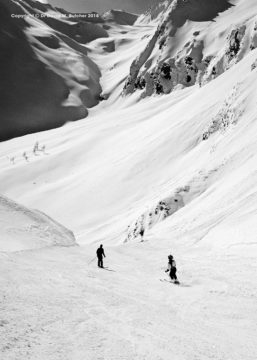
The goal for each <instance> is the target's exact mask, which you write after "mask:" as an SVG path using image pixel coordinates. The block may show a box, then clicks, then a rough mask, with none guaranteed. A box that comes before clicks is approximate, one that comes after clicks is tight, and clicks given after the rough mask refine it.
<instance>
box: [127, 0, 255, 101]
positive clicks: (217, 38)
mask: <svg viewBox="0 0 257 360" xmlns="http://www.w3.org/2000/svg"><path fill="white" fill-rule="evenodd" d="M234 8H235V9H236V8H237V7H236V6H233V5H232V4H231V3H230V2H229V1H227V0H216V1H212V2H211V3H208V4H207V3H206V1H203V0H169V1H168V0H167V1H165V2H163V3H162V4H161V6H160V5H158V6H157V7H155V8H153V9H152V10H151V11H150V12H148V13H147V14H146V15H145V17H141V18H140V19H139V21H141V22H143V23H144V22H148V23H151V22H154V21H155V22H156V21H158V23H159V24H158V26H157V29H156V31H155V33H154V35H153V36H152V38H151V39H150V41H149V43H148V45H147V47H146V48H145V49H144V50H143V51H142V52H141V54H140V55H139V56H138V57H137V58H136V59H135V60H134V61H133V63H132V65H131V68H130V73H129V75H128V78H127V81H126V84H125V86H124V94H131V93H133V92H135V91H137V90H139V91H141V93H142V94H141V96H142V97H145V96H150V95H152V94H168V93H170V92H171V91H173V90H174V89H176V88H178V87H189V86H192V85H195V84H199V85H200V86H202V85H204V84H205V83H207V82H209V81H211V80H212V79H214V78H216V77H218V76H219V75H221V74H222V73H223V72H224V71H226V70H227V69H229V68H230V67H231V66H233V65H234V64H236V63H237V62H238V61H240V60H241V59H242V58H243V57H244V56H245V55H246V54H247V53H249V52H250V51H251V50H253V49H255V48H256V45H257V18H256V16H255V15H252V16H250V17H246V18H245V19H243V20H242V19H240V21H239V22H238V21H237V20H236V19H235V22H234V23H232V24H231V23H226V25H225V26H224V24H225V21H224V17H226V14H229V13H230V14H232V17H233V11H234ZM220 24H222V25H220ZM214 43H216V45H217V44H218V46H215V47H214V46H212V44H214Z"/></svg>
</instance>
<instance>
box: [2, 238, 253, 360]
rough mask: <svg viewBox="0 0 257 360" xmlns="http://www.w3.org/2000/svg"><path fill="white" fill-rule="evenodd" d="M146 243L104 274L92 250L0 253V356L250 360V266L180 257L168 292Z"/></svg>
mask: <svg viewBox="0 0 257 360" xmlns="http://www.w3.org/2000/svg"><path fill="white" fill-rule="evenodd" d="M151 240H152V239H151ZM151 240H150V241H146V242H144V243H135V244H127V245H123V246H117V247H111V248H110V247H107V248H106V255H107V258H106V259H105V265H106V266H108V269H106V270H101V269H98V268H97V266H96V261H93V262H92V263H91V264H89V262H90V261H91V260H92V258H93V257H94V253H95V247H93V246H85V247H73V248H58V247H56V248H48V249H41V250H35V251H26V252H19V253H9V254H4V253H2V254H0V258H1V262H0V271H1V275H2V276H1V278H0V281H1V282H0V287H1V299H0V302H1V308H0V337H1V339H2V342H1V345H0V354H1V359H4V360H18V359H19V360H22V359H33V360H37V359H40V360H57V359H61V360H72V359H76V360H82V359H83V360H131V359H133V360H136V359H137V360H144V359H145V360H168V359H174V360H180V359H181V360H200V359H204V360H205V359H206V360H207V359H215V360H230V359H231V360H232V359H233V360H242V359H244V360H254V359H256V358H257V349H256V346H255V341H256V336H257V325H256V324H257V311H256V310H257V304H256V298H255V296H256V291H257V285H256V278H255V277H253V274H254V273H256V270H257V265H256V262H254V261H249V258H248V259H243V258H242V259H239V258H238V257H237V256H234V255H227V256H226V255H224V256H222V255H220V256H216V257H215V256H214V255H213V256H212V255H206V256H202V257H200V256H196V254H195V255H194V254H192V253H191V254H190V253H189V252H184V254H183V255H182V256H181V258H180V259H177V260H178V267H179V274H178V275H179V279H180V280H181V286H176V285H173V284H169V283H168V282H161V281H160V279H161V278H165V277H166V274H165V273H164V270H165V266H166V252H167V249H164V248H161V247H160V246H159V247H156V244H155V243H154V242H152V241H151ZM159 245H160V244H159Z"/></svg>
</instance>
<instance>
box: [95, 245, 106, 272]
mask: <svg viewBox="0 0 257 360" xmlns="http://www.w3.org/2000/svg"><path fill="white" fill-rule="evenodd" d="M96 255H97V259H98V267H100V268H103V267H104V265H103V256H104V257H105V253H104V248H103V245H100V247H99V248H98V249H97V250H96Z"/></svg>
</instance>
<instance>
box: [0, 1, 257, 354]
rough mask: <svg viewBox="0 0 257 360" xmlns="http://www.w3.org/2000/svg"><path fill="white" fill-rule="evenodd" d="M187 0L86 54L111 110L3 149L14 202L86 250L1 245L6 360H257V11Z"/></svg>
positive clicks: (100, 41)
mask: <svg viewBox="0 0 257 360" xmlns="http://www.w3.org/2000/svg"><path fill="white" fill-rule="evenodd" d="M183 3H184V4H182V2H180V1H173V2H172V3H171V2H170V1H166V2H164V3H163V4H162V5H161V6H159V7H156V8H153V9H152V10H151V11H150V12H148V13H147V14H145V15H142V16H140V17H139V18H138V19H137V20H136V22H135V24H134V25H121V24H117V22H116V23H115V22H109V23H108V24H106V23H104V24H103V25H104V26H105V27H106V28H108V35H109V36H108V37H100V38H99V37H97V38H95V39H94V40H93V41H90V42H88V43H87V44H86V47H87V51H88V54H90V58H91V61H92V62H93V63H94V64H97V67H98V68H99V69H100V71H101V74H102V77H101V79H100V85H101V87H102V93H101V97H102V99H105V100H104V101H101V103H100V104H98V105H97V106H95V107H93V108H91V109H90V111H89V116H88V117H87V118H86V119H83V120H80V121H77V122H70V123H68V124H67V125H65V126H63V127H61V128H58V129H53V130H49V131H45V132H41V133H35V134H30V135H27V136H23V137H20V138H15V139H12V140H9V141H6V142H2V143H0V154H1V157H0V167H1V173H0V193H1V194H4V195H5V196H8V197H9V198H11V199H13V200H15V202H16V201H17V202H18V203H20V204H23V205H24V206H26V207H28V208H37V209H39V210H40V211H42V212H44V213H47V214H49V216H51V217H52V218H54V219H56V220H57V221H58V222H59V223H62V224H63V225H64V226H66V227H67V228H69V229H71V230H72V231H73V232H74V234H75V236H76V240H77V242H78V243H79V245H80V246H78V247H71V248H60V247H50V248H44V249H40V250H36V249H34V250H31V251H23V252H19V253H16V252H15V253H6V252H5V251H4V248H2V252H1V253H0V257H1V262H0V274H1V276H0V287H1V290H2V292H1V295H0V296H1V304H2V306H1V308H0V319H1V320H0V337H1V341H0V344H1V345H0V354H1V355H3V356H2V357H3V358H4V359H7V360H9V359H12V360H13V359H19V360H20V359H21V360H23V359H33V360H35V359H36V360H37V359H40V360H45V359H47V360H57V359H62V360H63V359H64V360H70V359H72V360H73V359H74V360H82V359H83V360H84V359H87V360H95V359H104V360H114V359H115V360H118V359H122V360H127V359H135V360H142V359H145V360H169V359H171V358H172V359H175V360H192V359H194V360H213V359H214V360H221V359H222V360H223V359H233V360H242V359H244V360H255V359H256V358H257V351H256V349H257V346H256V345H257V344H256V338H257V325H256V324H257V317H256V314H257V305H256V304H257V301H256V294H257V287H256V256H257V242H256V233H257V221H256V220H257V219H256V218H257V141H256V133H257V116H256V99H257V88H256V81H257V49H256V45H257V43H256V21H257V4H256V1H255V0H248V1H245V0H233V1H230V2H225V1H220V2H215V1H213V2H209V4H208V9H207V8H206V7H205V6H203V3H202V1H196V0H195V1H193V0H188V1H185V2H183ZM199 5H201V7H200V6H199ZM216 5H217V6H216ZM187 9H190V12H188V11H187ZM175 14H179V15H180V17H177V16H178V15H177V16H176V17H175ZM188 14H190V19H189V15H188ZM193 15H194V17H193V18H191V17H192V16H193ZM174 21H175V23H174ZM164 22H166V25H165V28H162V24H163V23H164ZM160 30H161V33H162V36H164V41H165V45H163V47H162V48H161V49H159V45H160V44H159V41H160V40H161V37H159V35H158V32H159V31H160ZM186 57H187V59H186V62H185V58H186ZM188 57H190V58H191V59H192V60H190V59H189V58H188ZM204 59H205V60H204ZM206 59H207V60H206ZM164 62H166V63H167V64H170V66H171V67H170V69H171V70H172V71H171V72H170V71H169V67H168V66H167V67H166V65H165V66H164V68H163V70H162V71H161V72H160V71H159V70H158V69H159V66H163V64H164ZM214 67H215V71H213V68H214ZM196 68H197V72H196V71H195V70H192V69H196ZM151 72H153V78H152V80H151V78H150V75H151ZM129 74H130V75H129ZM169 74H170V77H171V79H169V78H166V79H165V76H166V77H169V76H168V75H169ZM193 74H195V75H193ZM128 75H129V76H130V78H129V79H130V80H129V81H128ZM139 76H141V77H142V83H141V81H140V86H134V85H135V84H136V83H137V82H138V79H139ZM185 76H191V79H192V80H190V82H188V83H187V82H186V81H184V80H185ZM149 79H150V80H149ZM133 84H134V85H133ZM157 84H160V85H162V86H163V89H165V91H161V90H160V89H162V87H161V86H159V85H157ZM189 85H190V86H189ZM124 88H125V90H124ZM156 89H159V90H158V91H156ZM121 94H122V95H121ZM146 95H148V96H146ZM150 95H151V96H150ZM142 227H143V228H144V229H145V234H144V238H143V240H144V241H142V242H141V236H138V235H139V232H140V230H141V229H142ZM0 231H1V238H2V239H4V236H2V231H3V229H1V228H0ZM18 236H19V234H18V235H17V237H18ZM100 243H103V244H104V248H105V252H106V255H107V257H106V258H105V259H104V264H105V265H107V266H108V268H107V269H105V270H102V269H98V268H97V266H96V261H95V252H96V248H97V246H98V245H99V244H100ZM3 244H4V240H2V241H1V242H0V246H1V247H2V246H4V245H3ZM27 244H30V242H27ZM170 253H172V254H173V255H174V257H175V260H176V262H177V266H178V278H179V280H180V281H181V286H180V287H178V286H173V285H172V284H169V283H166V282H161V281H160V279H162V278H165V277H166V276H167V275H166V274H165V273H164V271H165V269H166V266H167V255H168V254H170Z"/></svg>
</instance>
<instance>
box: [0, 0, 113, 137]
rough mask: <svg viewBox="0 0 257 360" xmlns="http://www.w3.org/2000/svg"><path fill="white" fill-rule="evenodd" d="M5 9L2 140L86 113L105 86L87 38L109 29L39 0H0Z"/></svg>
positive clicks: (0, 58)
mask: <svg viewBox="0 0 257 360" xmlns="http://www.w3.org/2000/svg"><path fill="white" fill-rule="evenodd" d="M0 12H1V15H0V35H1V42H0V64H1V69H0V82H1V86H0V116H1V121H0V140H5V139H8V138H12V137H14V136H19V135H24V134H28V133H32V132H37V131H41V130H46V129H51V128H55V127H58V126H61V125H63V124H65V123H66V122H67V121H73V120H78V119H81V118H84V117H86V116H87V114H88V110H87V109H88V108H90V107H92V106H94V105H96V104H98V102H99V96H100V94H101V90H102V89H101V86H100V84H99V79H100V76H101V72H100V70H99V68H98V66H97V65H96V64H95V63H94V62H93V61H92V60H90V58H89V57H88V51H87V48H86V46H85V44H86V43H88V42H89V41H91V40H94V39H96V38H99V37H108V34H107V32H106V31H105V30H104V29H103V28H102V27H101V26H100V25H97V24H92V23H87V22H77V23H75V22H73V21H69V19H68V18H67V19H66V18H61V17H60V15H61V13H59V12H58V11H57V10H56V9H54V8H52V7H51V6H50V5H45V4H40V3H39V2H37V1H36V2H34V1H29V0H26V1H19V2H16V1H13V0H1V3H0Z"/></svg>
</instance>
